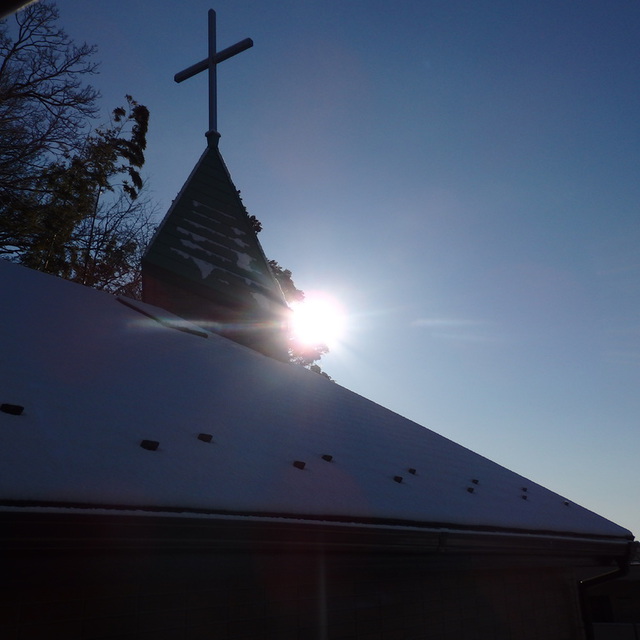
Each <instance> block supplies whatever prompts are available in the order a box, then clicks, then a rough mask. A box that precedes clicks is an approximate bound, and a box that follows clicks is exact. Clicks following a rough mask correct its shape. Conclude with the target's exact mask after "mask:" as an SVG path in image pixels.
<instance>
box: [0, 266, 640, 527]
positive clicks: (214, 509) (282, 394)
mask: <svg viewBox="0 0 640 640" xmlns="http://www.w3.org/2000/svg"><path fill="white" fill-rule="evenodd" d="M0 282H1V283H2V291H3V294H4V295H3V299H4V305H5V312H4V313H3V314H1V317H0V341H1V347H0V351H1V353H2V358H0V403H1V404H3V405H4V406H3V407H2V409H3V410H2V411H0V488H1V489H0V491H1V493H0V507H1V508H4V509H8V508H16V507H30V508H34V507H38V508H42V507H46V506H47V505H57V506H64V505H70V506H76V507H108V508H117V509H127V510H130V509H145V510H152V511H157V512H159V513H163V512H172V511H173V512H175V511H181V512H183V513H185V514H187V515H189V514H193V515H194V516H197V514H203V513H210V514H243V515H253V516H256V515H259V516H279V517H283V518H295V519H297V520H298V521H300V520H331V521H334V522H335V521H337V522H343V523H347V524H348V523H362V522H374V523H391V524H393V525H394V526H400V525H412V526H423V527H438V526H446V527H451V528H470V529H474V530H485V531H515V532H555V533H559V534H572V535H579V536H582V535H584V536H604V537H617V538H626V537H629V536H630V535H631V534H630V533H629V532H628V531H627V530H626V529H623V528H622V527H619V526H617V525H615V524H613V523H611V522H609V521H608V520H606V519H604V518H602V517H600V516H598V515H596V514H594V513H592V512H590V511H588V510H587V509H584V508H582V507H580V506H578V505H576V504H574V503H572V502H571V501H568V500H566V499H565V498H563V497H561V496H559V495H557V494H555V493H553V492H551V491H549V490H547V489H545V488H543V487H541V486H539V485H537V484H535V483H534V482H531V481H530V480H527V479H525V478H523V477H522V476H519V475H518V474H516V473H513V472H511V471H509V470H507V469H505V468H503V467H501V466H499V465H497V464H495V463H493V462H491V461H490V460H488V459H486V458H484V457H482V456H479V455H477V454H475V453H473V452H472V451H469V450H468V449H466V448H464V447H462V446H460V445H458V444H455V443H454V442H452V441H450V440H448V439H447V438H444V437H442V436H440V435H438V434H436V433H434V432H433V431H430V430H429V429H426V428H424V427H422V426H420V425H418V424H416V423H414V422H412V421H410V420H407V419H405V418H403V417H401V416H399V415H397V414H395V413H393V412H391V411H389V410H387V409H385V408H383V407H381V406H379V405H377V404H375V403H374V402H371V401H369V400H366V399H365V398H362V397H360V396H358V395H356V394H354V393H352V392H350V391H348V390H347V389H344V388H342V387H341V386H339V385H338V384H335V383H332V382H330V381H328V380H326V379H325V378H323V377H322V376H319V375H317V374H315V373H312V372H310V371H307V370H305V369H303V368H300V367H297V366H294V365H289V364H285V363H282V362H277V361H275V360H273V359H271V358H268V357H266V356H263V355H261V354H259V353H256V352H254V351H252V350H251V349H248V348H246V347H243V346H241V345H239V344H237V343H235V342H232V341H230V340H227V339H225V338H223V337H221V336H219V335H216V334H210V333H207V332H204V331H203V330H202V329H201V328H200V327H195V326H194V325H191V324H190V323H188V322H186V321H184V320H180V319H179V318H177V317H175V316H172V315H171V314H169V313H167V312H165V311H162V310H160V309H158V308H155V307H151V306H150V305H146V304H144V303H140V302H134V301H130V300H124V299H117V298H115V297H113V296H111V295H109V294H106V293H103V292H99V291H94V290H91V289H88V288H85V287H82V286H80V285H76V284H72V283H69V282H66V281H64V280H61V279H58V278H55V277H52V276H48V275H44V274H41V273H38V272H34V271H30V270H27V269H25V268H23V267H19V266H17V265H14V264H10V263H7V262H4V261H0ZM19 407H24V411H23V412H22V414H21V415H15V414H16V413H19Z"/></svg>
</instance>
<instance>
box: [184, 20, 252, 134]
mask: <svg viewBox="0 0 640 640" xmlns="http://www.w3.org/2000/svg"><path fill="white" fill-rule="evenodd" d="M251 47H253V40H252V39H251V38H245V39H244V40H241V41H240V42H236V44H232V45H231V46H230V47H227V48H226V49H223V50H222V51H218V52H216V12H215V11H214V10H213V9H209V55H208V56H207V57H206V58H205V59H204V60H200V62H196V64H193V65H191V66H190V67H188V68H186V69H184V70H183V71H180V72H178V73H176V75H175V76H173V79H174V80H175V81H176V82H182V81H183V80H187V79H188V78H190V77H191V76H195V75H196V74H197V73H200V72H201V71H204V70H205V69H208V70H209V131H207V137H208V138H209V140H211V139H212V136H213V137H214V138H215V137H217V136H218V135H219V134H218V107H217V86H216V85H217V82H216V80H217V75H216V67H217V65H218V64H219V63H220V62H224V61H225V60H227V59H228V58H231V57H232V56H235V55H236V54H238V53H242V52H243V51H246V50H247V49H250V48H251Z"/></svg>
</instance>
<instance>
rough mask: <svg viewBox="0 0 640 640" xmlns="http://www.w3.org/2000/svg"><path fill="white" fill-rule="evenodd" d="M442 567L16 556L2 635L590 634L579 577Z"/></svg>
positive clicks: (497, 637)
mask: <svg viewBox="0 0 640 640" xmlns="http://www.w3.org/2000/svg"><path fill="white" fill-rule="evenodd" d="M471 562H472V560H471ZM430 566H431V562H430V556H412V557H410V558H407V557H404V558H403V557H398V556H395V557H385V556H384V555H373V554H372V555H351V554H333V555H331V554H327V555H325V556H323V555H318V554H307V553H265V552H262V553H246V552H241V551H230V552H224V553H223V552H206V553H205V552H202V551H199V552H187V551H184V552H183V551H168V550H163V551H158V552H153V551H149V552H145V553H141V552H139V551H136V552H126V551H118V552H108V553H107V552H86V553H77V552H72V551H70V552H68V553H55V554H51V553H48V554H43V553H39V554H36V553H26V552H20V553H13V554H12V555H11V556H10V557H7V558H4V560H3V561H2V567H1V575H0V580H1V587H0V588H1V592H0V593H1V597H2V604H1V606H0V637H1V638H5V639H11V640H14V639H18V638H19V639H20V640H32V639H33V640H36V639H37V640H43V639H46V638H51V639H54V638H55V639H64V640H74V639H82V640H90V639H91V640H93V639H98V638H114V639H115V638H119V639H123V640H124V639H133V638H136V639H145V640H146V639H149V640H150V639H151V638H153V639H154V640H162V639H163V638H171V639H172V640H173V639H184V640H196V639H198V640H201V639H205V638H206V639H221V640H226V639H231V638H233V639H239V640H244V639H246V640H258V639H264V640H266V639H269V640H271V639H274V640H275V639H278V640H293V639H296V640H298V639H303V638H304V639H305V640H309V639H314V638H326V639H332V640H339V639H340V640H347V639H353V640H356V639H357V640H418V639H422V640H427V639H434V640H435V639H438V640H447V639H449V638H451V639H455V640H464V639H469V640H471V639H485V638H486V639H487V640H489V639H490V640H501V639H505V640H506V639H509V640H511V639H513V638H517V639H519V640H527V639H531V640H534V639H535V640H537V639H540V640H543V639H544V640H569V639H577V638H582V637H583V635H582V631H581V624H580V616H579V611H578V604H577V596H576V588H575V584H574V580H573V576H572V573H571V571H570V570H563V569H557V568H555V569H539V568H538V569H531V568H529V569H498V568H495V569H483V570H473V569H470V568H466V569H455V570H447V569H446V568H443V567H442V565H439V567H438V568H437V569H435V568H430Z"/></svg>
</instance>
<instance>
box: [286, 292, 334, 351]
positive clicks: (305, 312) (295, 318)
mask: <svg viewBox="0 0 640 640" xmlns="http://www.w3.org/2000/svg"><path fill="white" fill-rule="evenodd" d="M291 310H292V311H293V314H292V318H291V330H292V335H293V337H294V338H295V339H296V340H298V341H299V342H301V343H303V344H306V345H309V346H312V345H319V344H325V345H327V346H328V347H329V349H331V348H332V347H334V346H335V345H336V344H337V343H338V342H339V341H340V339H341V338H342V336H343V334H344V330H345V326H346V316H345V313H344V310H343V308H342V305H341V304H340V303H339V302H338V301H337V300H335V299H334V298H333V297H331V296H329V295H328V294H326V293H321V292H310V293H307V294H305V299H304V301H303V302H299V303H295V304H293V305H292V306H291Z"/></svg>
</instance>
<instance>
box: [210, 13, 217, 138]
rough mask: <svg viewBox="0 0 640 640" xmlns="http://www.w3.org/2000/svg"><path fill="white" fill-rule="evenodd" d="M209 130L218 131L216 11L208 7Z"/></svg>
mask: <svg viewBox="0 0 640 640" xmlns="http://www.w3.org/2000/svg"><path fill="white" fill-rule="evenodd" d="M207 59H208V61H209V131H218V72H217V69H218V65H217V64H216V61H215V60H216V12H215V11H214V10H213V9H209V48H208V57H207Z"/></svg>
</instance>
